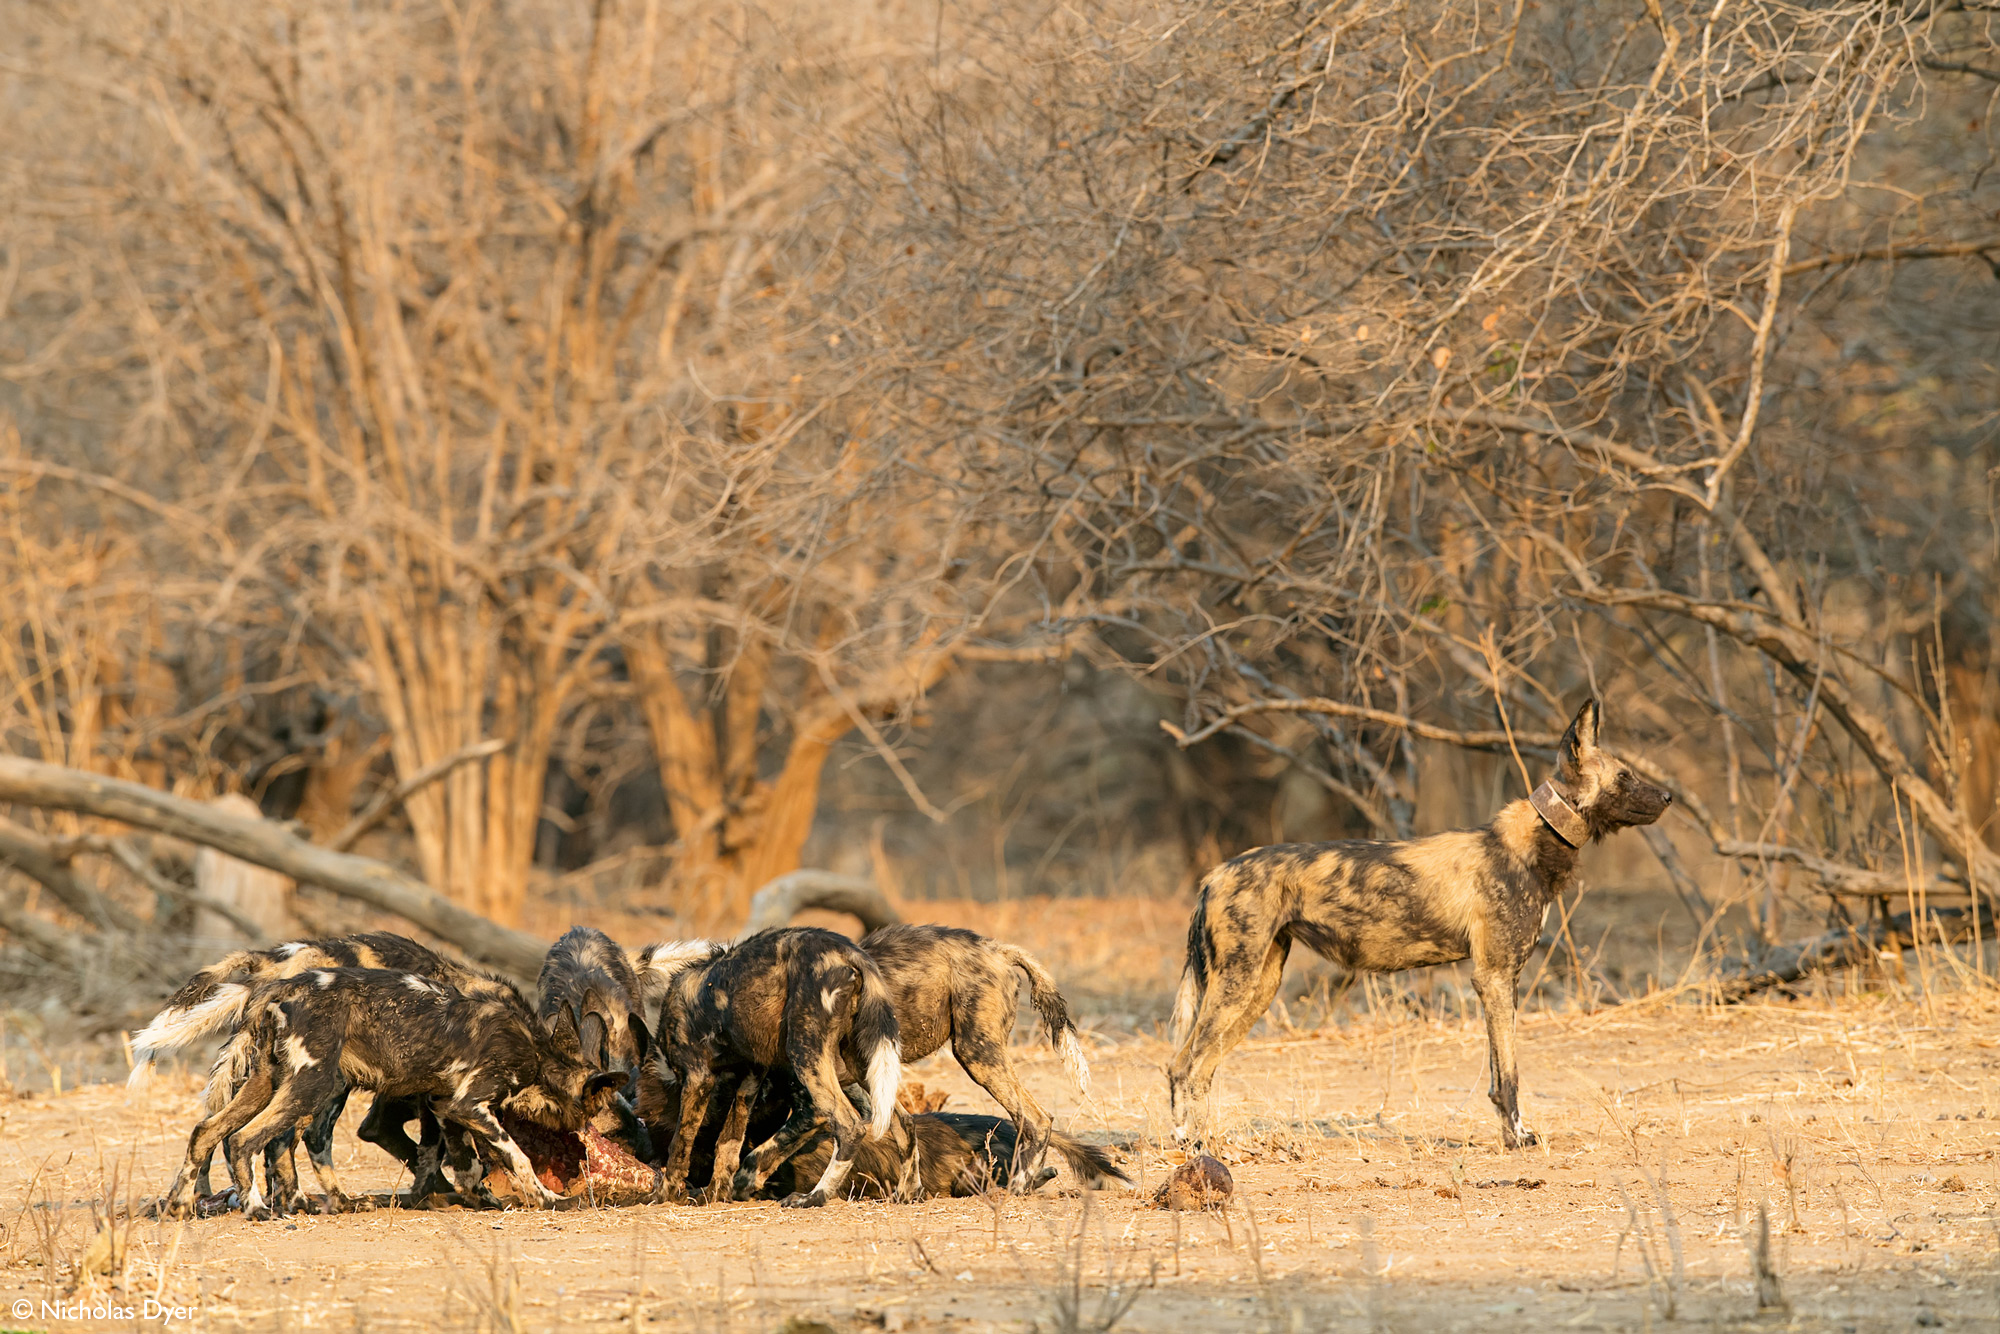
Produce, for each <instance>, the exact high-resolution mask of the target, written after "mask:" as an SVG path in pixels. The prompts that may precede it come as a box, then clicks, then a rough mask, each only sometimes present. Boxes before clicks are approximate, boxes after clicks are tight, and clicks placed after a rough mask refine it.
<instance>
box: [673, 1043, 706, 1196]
mask: <svg viewBox="0 0 2000 1334" xmlns="http://www.w3.org/2000/svg"><path fill="white" fill-rule="evenodd" d="M715 1084H716V1079H715V1073H714V1071H712V1070H710V1069H709V1067H708V1066H707V1064H706V1063H701V1062H698V1061H696V1060H689V1061H688V1062H687V1063H686V1064H685V1065H684V1066H683V1068H682V1070H681V1123H680V1125H679V1127H678V1128H676V1129H675V1131H674V1143H673V1147H672V1148H671V1149H669V1150H668V1151H667V1165H666V1167H664V1168H663V1169H661V1173H660V1190H661V1194H662V1196H663V1197H664V1198H666V1199H669V1200H685V1199H687V1194H688V1165H689V1163H691V1162H692V1161H693V1159H694V1141H695V1136H697V1135H699V1134H700V1133H701V1126H702V1122H703V1121H705V1120H707V1119H708V1100H709V1098H710V1097H711V1096H712V1095H713V1094H714V1092H715Z"/></svg>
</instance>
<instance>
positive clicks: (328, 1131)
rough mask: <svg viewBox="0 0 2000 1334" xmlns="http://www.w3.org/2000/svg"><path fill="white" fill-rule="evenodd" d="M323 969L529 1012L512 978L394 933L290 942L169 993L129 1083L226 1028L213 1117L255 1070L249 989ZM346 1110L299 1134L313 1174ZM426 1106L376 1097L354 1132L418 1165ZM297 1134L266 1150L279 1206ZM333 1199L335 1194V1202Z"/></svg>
mask: <svg viewBox="0 0 2000 1334" xmlns="http://www.w3.org/2000/svg"><path fill="white" fill-rule="evenodd" d="M327 968H379V969H388V970H391V971H394V972H399V973H413V974H415V975H417V976H419V977H425V978H429V979H430V980H431V981H434V982H439V983H442V984H443V985H445V986H447V987H450V988H451V989H453V990H454V991H457V992H459V993H460V994H462V995H468V996H472V995H483V996H492V997H496V998H500V999H502V1000H511V1001H512V1002H513V1003H514V1004H516V1005H519V1006H521V1007H522V1008H523V1009H524V1010H525V1008H526V1005H527V1002H526V1001H525V1000H523V999H522V998H521V995H520V993H519V991H518V990H517V989H516V988H515V987H514V985H513V983H511V982H507V981H504V980H502V979H500V978H496V977H493V976H491V975H489V974H486V973H482V972H480V971H478V970H477V969H473V968H468V967H466V966H465V965H464V964H460V963H457V962H454V961H453V960H451V959H448V958H446V957H445V956H443V955H441V954H439V953H437V952H436V951H435V950H430V949H426V948H425V947H424V946H422V945H419V944H418V943H417V942H416V941H414V940H411V939H409V938H408V937H406V936H399V935H395V934H393V933H392V932H388V931H365V932H362V933H360V934H358V935H352V936H333V937H329V938H326V939H322V940H294V941H289V942H287V943H285V944H282V945H276V946H273V947H272V948H270V949H267V950H236V951H233V952H232V953H230V954H227V955H224V956H223V957H222V958H221V959H219V960H217V961H216V962H215V963H212V964H210V965H209V966H208V967H206V968H204V969H202V970H201V971H199V972H197V973H196V974H195V975H194V976H193V977H190V978H189V979H188V980H187V981H186V982H184V983H182V984H181V987H180V989H179V990H178V991H176V992H175V993H174V994H173V996H172V997H171V998H169V999H168V1001H167V1004H166V1006H165V1007H164V1008H163V1009H161V1011H160V1012H159V1013H158V1014H157V1015H155V1016H153V1020H152V1022H151V1023H149V1024H147V1025H146V1027H145V1028H144V1029H142V1030H140V1031H139V1032H138V1033H137V1034H135V1035H134V1036H133V1039H132V1055H133V1065H132V1074H131V1077H130V1078H129V1079H128V1080H127V1081H126V1086H127V1087H128V1088H130V1089H134V1090H136V1089H139V1088H142V1087H144V1086H145V1084H146V1082H147V1080H148V1079H150V1078H151V1076H152V1071H153V1064H154V1062H155V1060H156V1059H157V1058H158V1056H159V1054H160V1053H162V1052H166V1051H175V1050H178V1049H180V1048H183V1047H186V1046H187V1045H188V1044H190V1043H192V1042H196V1041H198V1040H200V1039H201V1038H204V1037H207V1036H209V1035H211V1034H214V1033H218V1032H222V1031H224V1030H234V1032H233V1034H232V1036H231V1038H230V1041H229V1042H228V1043H227V1044H226V1045H225V1046H224V1047H223V1049H222V1051H221V1053H220V1054H219V1055H218V1056H217V1057H216V1060H215V1064H214V1066H213V1067H212V1068H211V1070H210V1072H209V1081H208V1086H207V1088H206V1089H204V1090H203V1092H202V1112H203V1114H204V1115H206V1116H213V1115H215V1114H216V1113H217V1112H220V1111H221V1110H222V1108H223V1107H224V1106H225V1105H227V1103H228V1102H229V1100H230V1098H231V1097H232V1096H234V1095H235V1093H236V1091H237V1089H238V1088H240V1087H241V1086H242V1083H243V1081H244V1079H245V1078H247V1077H248V1075H249V1072H250V1058H251V1051H252V1048H251V1044H250V1041H249V1038H248V1035H247V1034H245V1033H244V1032H243V1029H242V1022H243V1015H244V1010H245V1007H246V1006H247V1005H248V1003H249V1000H250V996H251V994H252V992H253V990H254V989H255V988H256V987H257V986H259V985H261V984H264V983H269V982H274V981H278V980H281V979H284V978H288V977H296V976H297V975H298V974H300V973H302V972H306V971H308V970H313V969H327ZM343 1106H345V1098H340V1099H336V1100H334V1101H333V1102H331V1103H329V1104H328V1106H327V1109H326V1112H325V1114H324V1115H322V1116H321V1117H320V1118H319V1119H318V1120H316V1121H314V1122H313V1123H312V1124H311V1125H310V1126H308V1127H306V1128H305V1129H304V1132H303V1135H302V1137H303V1138H304V1140H305V1142H306V1149H307V1152H308V1153H310V1154H311V1155H312V1158H313V1162H314V1166H315V1171H316V1172H318V1173H320V1174H322V1176H323V1177H324V1175H325V1174H328V1173H331V1172H332V1169H333V1157H332V1152H333V1127H334V1122H335V1120H337V1119H338V1117H339V1115H340V1111H341V1108H342V1107H343ZM421 1116H422V1107H421V1105H420V1104H419V1103H417V1102H415V1101H412V1100H409V1099H399V1098H393V1097H383V1096H378V1097H377V1098H376V1099H375V1101H374V1104H373V1105H372V1106H371V1107H370V1108H369V1109H368V1115H367V1116H366V1117H365V1118H364V1119H363V1120H362V1122H361V1126H360V1128H359V1130H358V1131H357V1132H356V1133H357V1134H358V1135H359V1136H360V1137H361V1139H363V1140H365V1141H367V1142H368V1143H370V1144H374V1145H377V1146H379V1147H380V1148H382V1149H383V1150H384V1151H385V1152H387V1153H388V1154H390V1155H391V1156H392V1157H394V1158H395V1159H396V1160H397V1161H398V1162H400V1163H402V1164H403V1165H404V1166H405V1167H406V1168H409V1169H411V1170H412V1171H415V1170H416V1167H417V1162H418V1151H417V1143H416V1141H414V1140H412V1139H411V1138H410V1137H409V1135H408V1134H407V1133H406V1132H405V1130H404V1126H405V1125H406V1124H407V1123H408V1122H409V1121H411V1120H412V1119H420V1118H421ZM300 1137H301V1136H295V1135H294V1134H293V1133H292V1132H291V1130H290V1129H287V1130H286V1131H285V1132H284V1133H282V1134H280V1135H279V1136H277V1137H276V1138H274V1139H273V1140H272V1141H271V1142H270V1144H268V1145H267V1146H266V1147H265V1163H266V1166H265V1178H266V1182H265V1188H266V1191H267V1193H268V1195H269V1197H270V1198H271V1199H272V1200H273V1201H276V1202H279V1203H280V1204H286V1203H291V1202H295V1201H296V1200H297V1199H298V1193H299V1192H298V1185H299V1182H298V1170H297V1168H296V1166H295V1165H294V1164H293V1161H292V1151H293V1146H294V1142H295V1140H296V1139H297V1138H300ZM449 1147H450V1148H451V1149H452V1150H453V1151H454V1152H453V1166H454V1168H456V1169H465V1170H470V1169H471V1168H472V1167H474V1166H476V1164H473V1163H472V1162H471V1161H470V1159H469V1157H468V1155H467V1154H466V1152H465V1150H464V1148H463V1146H462V1144H461V1143H460V1142H459V1139H458V1137H457V1136H455V1135H454V1136H453V1143H452V1144H451V1145H450V1146H449ZM442 1184H443V1183H442V1181H440V1180H436V1179H432V1180H428V1181H426V1180H422V1179H418V1180H416V1181H415V1182H414V1183H413V1188H412V1191H411V1194H412V1196H413V1198H422V1197H424V1196H425V1195H428V1194H430V1193H432V1191H433V1190H434V1189H437V1188H441V1187H442ZM196 1191H197V1193H198V1194H199V1195H201V1196H204V1197H205V1196H207V1195H208V1194H209V1159H208V1158H206V1157H205V1158H203V1159H202V1161H201V1162H200V1164H199V1165H198V1173H197V1180H196ZM329 1203H333V1200H332V1199H331V1197H330V1199H329Z"/></svg>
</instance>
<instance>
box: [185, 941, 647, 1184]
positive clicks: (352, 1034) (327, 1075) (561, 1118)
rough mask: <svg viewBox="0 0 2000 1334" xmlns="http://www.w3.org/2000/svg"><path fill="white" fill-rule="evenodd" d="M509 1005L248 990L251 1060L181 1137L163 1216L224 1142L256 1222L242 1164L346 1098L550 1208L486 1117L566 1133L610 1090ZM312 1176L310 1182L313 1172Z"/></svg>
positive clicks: (283, 988)
mask: <svg viewBox="0 0 2000 1334" xmlns="http://www.w3.org/2000/svg"><path fill="white" fill-rule="evenodd" d="M518 999H519V998H518V997H515V998H513V1001H512V1002H510V1001H509V1000H508V999H506V998H502V997H498V996H492V995H473V996H467V995H462V994H460V993H459V992H457V991H454V990H452V989H451V988H449V987H445V986H442V985H440V984H439V983H437V982H435V981H432V980H431V979H429V978H425V977H420V976H418V975H417V974H415V973H403V972H392V971H388V970H384V969H371V968H329V969H316V970H313V971H311V972H306V973H301V974H299V975H297V976H295V977H290V978H284V979H279V980H275V981H271V982H266V983H263V984H260V985H259V986H257V987H256V988H255V989H254V991H253V992H252V995H251V998H250V1001H249V1003H248V1005H247V1007H246V1012H245V1016H244V1032H245V1033H246V1034H247V1036H248V1040H249V1042H250V1043H251V1047H252V1053H253V1058H252V1061H251V1065H250V1073H249V1077H248V1078H247V1079H245V1080H244V1082H243V1084H242V1087H240V1088H239V1089H237V1091H236V1094H235V1096H234V1097H232V1098H231V1099H230V1100H229V1103H228V1105H227V1106H225V1107H224V1108H223V1109H222V1110H221V1111H219V1112H217V1113H214V1114H213V1115H210V1116H208V1117H205V1118H203V1120H202V1121H201V1123H200V1124H198V1125H197V1126H196V1127H195V1128H194V1131H193V1133H192V1134H191V1135H190V1136H189V1137H188V1153H187V1161H186V1163H185V1164H184V1165H183V1166H182V1168H181V1170H180V1173H179V1174H178V1175H177V1176H176V1177H175V1178H174V1182H173V1185H172V1186H171V1187H169V1189H168V1191H167V1195H166V1199H165V1201H164V1205H165V1207H166V1209H168V1210H169V1211H174V1212H180V1211H185V1210H186V1208H187V1206H188V1195H189V1191H190V1187H191V1186H192V1185H193V1182H194V1177H195V1173H196V1170H197V1166H198V1164H200V1163H203V1162H205V1161H206V1160H207V1159H208V1157H209V1156H210V1155H211V1154H213V1153H214V1151H215V1148H216V1146H217V1145H218V1144H221V1143H223V1142H224V1141H227V1142H228V1146H229V1147H228V1158H229V1171H230V1176H231V1177H232V1178H233V1179H234V1180H235V1182H236V1186H237V1189H238V1190H239V1191H240V1192H241V1193H242V1197H243V1212H244V1214H245V1215H246V1216H247V1217H250V1218H268V1217H270V1216H271V1210H270V1208H269V1206H267V1205H266V1204H265V1202H264V1199H263V1196H262V1195H261V1194H260V1193H259V1191H258V1189H257V1184H256V1179H255V1176H254V1175H253V1173H252V1170H251V1158H252V1156H253V1155H254V1154H256V1153H257V1152H258V1151H260V1150H261V1149H263V1148H264V1147H265V1145H267V1144H269V1143H270V1142H271V1141H272V1140H274V1139H276V1138H277V1137H278V1136H280V1135H282V1134H284V1133H286V1132H287V1131H296V1130H299V1129H301V1128H303V1127H305V1126H306V1125H308V1124H310V1123H312V1122H313V1121H314V1120H315V1119H317V1118H319V1117H321V1116H322V1115H323V1114H324V1113H325V1111H326V1109H327V1108H328V1107H329V1106H330V1105H332V1104H334V1103H336V1102H338V1101H340V1100H344V1099H345V1097H346V1095H347V1092H348V1090H349V1089H350V1088H361V1089H368V1090H372V1091H373V1092H374V1093H375V1095H376V1097H377V1098H378V1099H382V1098H393V1099H399V1100H414V1101H417V1102H419V1103H421V1104H423V1105H425V1106H426V1108H427V1110H428V1111H429V1112H430V1113H431V1114H432V1115H434V1116H435V1117H436V1118H437V1119H438V1121H439V1122H440V1123H441V1124H443V1125H447V1126H456V1127H460V1128H462V1129H463V1130H464V1131H466V1132H467V1133H468V1134H469V1135H470V1136H471V1138H472V1140H473V1142H474V1143H475V1144H476V1145H477V1146H479V1147H480V1148H482V1149H484V1150H487V1151H489V1152H491V1153H493V1154H495V1155H497V1156H498V1158H499V1159H500V1161H502V1162H504V1163H506V1164H507V1167H508V1172H509V1175H510V1176H511V1177H512V1178H513V1179H514V1181H515V1184H516V1186H517V1187H518V1188H519V1189H520V1190H521V1192H522V1193H523V1194H524V1195H526V1196H528V1197H529V1198H531V1199H534V1200H536V1201H537V1202H539V1203H540V1204H542V1205H544V1206H546V1205H548V1204H550V1203H552V1202H553V1201H554V1198H555V1197H554V1196H553V1195H551V1194H550V1192H549V1191H548V1190H547V1188H545V1187H544V1186H543V1185H542V1184H541V1182H540V1181H539V1180H538V1179H537V1177H536V1175H535V1171H534V1168H533V1167H532V1165H531V1164H530V1163H529V1161H528V1158H527V1155H526V1154H524V1153H522V1152H521V1150H520V1148H519V1147H518V1146H517V1145H515V1143H514V1141H513V1140H512V1138H510V1137H509V1136H508V1134H507V1132H506V1130H505V1129H504V1128H503V1127H502V1126H501V1124H500V1120H499V1115H498V1113H499V1112H501V1111H507V1112H512V1113H514V1114H515V1115H519V1116H523V1117H526V1118H528V1119H530V1120H533V1121H535V1122H537V1123H538V1124H542V1125H547V1126H549V1127H550V1128H552V1129H558V1130H575V1129H577V1128H579V1127H580V1126H581V1125H582V1124H583V1122H584V1120H585V1119H586V1118H587V1117H588V1116H589V1115H590V1114H591V1113H592V1112H594V1111H595V1110H597V1105H598V1104H599V1103H601V1102H602V1100H603V1099H604V1098H606V1097H608V1096H610V1091H611V1090H612V1088H613V1087H615V1086H616V1085H617V1084H618V1083H620V1082H622V1077H621V1076H620V1075H618V1074H615V1073H612V1074H606V1073H601V1072H598V1071H595V1070H593V1069H592V1068H591V1067H590V1066H589V1065H588V1064H587V1063H586V1062H585V1061H583V1060H582V1059H581V1058H579V1057H577V1056H575V1055H572V1054H571V1053H569V1052H567V1051H564V1050H563V1049H562V1048H561V1047H560V1046H559V1045H558V1044H557V1043H556V1042H555V1041H554V1040H553V1039H552V1038H550V1036H549V1035H548V1033H547V1031H546V1030H544V1029H543V1028H542V1026H541V1025H540V1024H539V1023H538V1022H537V1021H536V1020H535V1018H534V1016H533V1014H532V1013H531V1012H530V1011H528V1009H527V1007H526V1006H525V1005H521V1004H518V1003H515V1002H518ZM440 1148H441V1145H440V1144H439V1142H438V1141H437V1140H436V1139H435V1138H431V1137H427V1138H426V1143H425V1145H424V1150H425V1153H424V1157H425V1159H426V1161H425V1162H423V1163H422V1164H420V1165H419V1167H418V1169H417V1180H418V1181H420V1182H421V1181H424V1180H427V1179H429V1178H430V1177H432V1176H435V1174H436V1156H437V1154H438V1152H439V1150H440ZM313 1166H314V1169H315V1171H318V1170H319V1168H320V1164H319V1161H318V1160H317V1159H315V1160H314V1163H313ZM320 1184H321V1185H322V1186H323V1187H324V1188H325V1189H326V1191H327V1195H328V1198H329V1199H330V1200H336V1201H337V1200H338V1199H339V1197H340V1186H339V1182H338V1180H336V1179H335V1178H334V1177H333V1175H332V1173H331V1172H330V1171H327V1172H325V1173H322V1174H321V1176H320Z"/></svg>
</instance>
